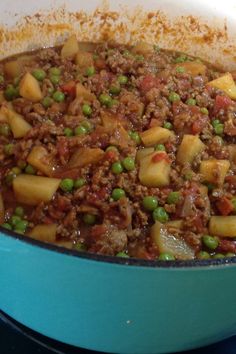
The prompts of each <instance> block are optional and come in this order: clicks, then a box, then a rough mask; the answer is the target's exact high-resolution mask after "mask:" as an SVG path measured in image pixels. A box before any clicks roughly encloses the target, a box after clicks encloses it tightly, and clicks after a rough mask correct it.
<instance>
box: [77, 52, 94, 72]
mask: <svg viewBox="0 0 236 354" xmlns="http://www.w3.org/2000/svg"><path fill="white" fill-rule="evenodd" d="M75 63H76V64H77V65H78V67H79V69H81V70H82V71H84V70H86V69H87V68H88V67H89V66H93V65H94V62H93V55H92V53H88V52H82V51H80V52H78V53H77V55H76V58H75Z"/></svg>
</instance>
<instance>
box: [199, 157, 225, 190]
mask: <svg viewBox="0 0 236 354" xmlns="http://www.w3.org/2000/svg"><path fill="white" fill-rule="evenodd" d="M229 168H230V163H229V161H228V160H216V159H211V160H205V161H202V162H201V164H200V173H201V175H202V181H203V182H210V183H213V184H217V185H222V184H223V183H224V179H225V176H226V174H227V172H228V170H229Z"/></svg>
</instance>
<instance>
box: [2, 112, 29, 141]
mask: <svg viewBox="0 0 236 354" xmlns="http://www.w3.org/2000/svg"><path fill="white" fill-rule="evenodd" d="M7 117H8V123H9V125H10V127H11V131H12V133H13V135H14V138H22V137H23V136H25V135H26V134H27V133H28V131H29V130H30V129H31V128H32V126H31V125H30V124H29V123H28V122H26V120H25V119H24V118H23V116H21V115H20V114H18V113H16V112H15V111H13V110H12V109H9V108H8V109H7Z"/></svg>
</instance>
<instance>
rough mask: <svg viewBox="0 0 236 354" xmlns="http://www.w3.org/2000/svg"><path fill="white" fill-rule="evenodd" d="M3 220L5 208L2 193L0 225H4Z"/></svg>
mask: <svg viewBox="0 0 236 354" xmlns="http://www.w3.org/2000/svg"><path fill="white" fill-rule="evenodd" d="M4 219H5V208H4V201H3V197H2V193H0V224H3V223H4Z"/></svg>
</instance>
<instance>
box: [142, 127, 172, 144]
mask: <svg viewBox="0 0 236 354" xmlns="http://www.w3.org/2000/svg"><path fill="white" fill-rule="evenodd" d="M140 137H141V139H142V142H143V144H144V146H153V145H155V144H160V143H165V142H166V141H167V140H168V139H169V138H171V137H174V133H173V132H172V131H171V130H169V129H166V128H162V127H153V128H150V129H148V130H145V131H144V132H142V133H140Z"/></svg>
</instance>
